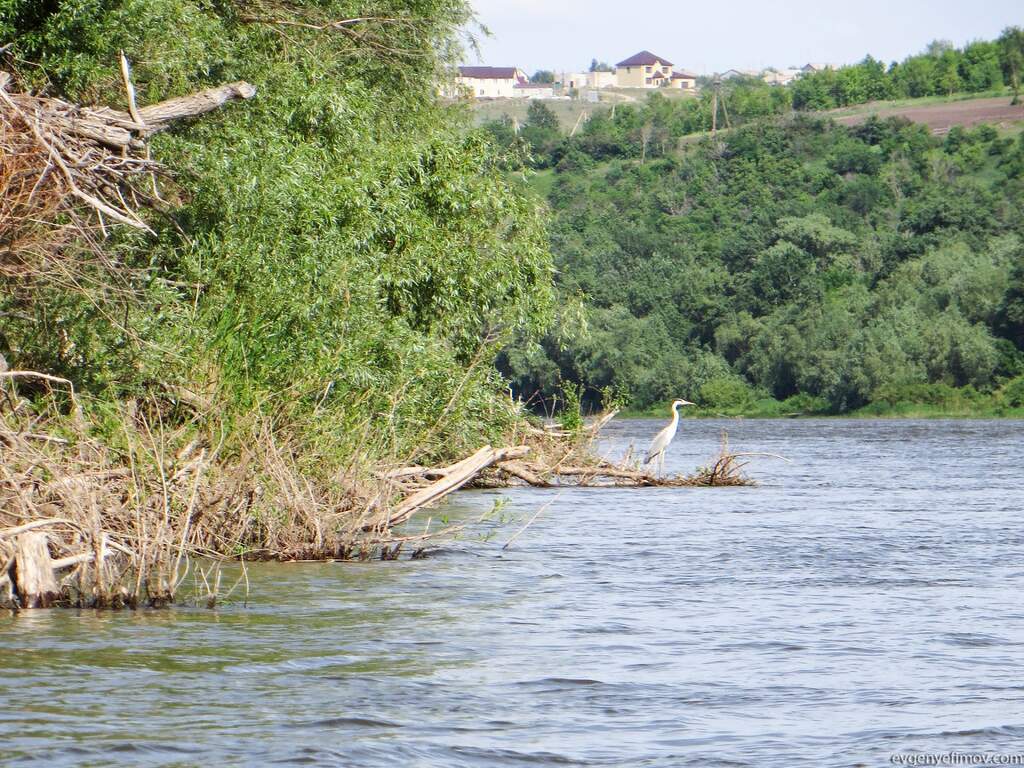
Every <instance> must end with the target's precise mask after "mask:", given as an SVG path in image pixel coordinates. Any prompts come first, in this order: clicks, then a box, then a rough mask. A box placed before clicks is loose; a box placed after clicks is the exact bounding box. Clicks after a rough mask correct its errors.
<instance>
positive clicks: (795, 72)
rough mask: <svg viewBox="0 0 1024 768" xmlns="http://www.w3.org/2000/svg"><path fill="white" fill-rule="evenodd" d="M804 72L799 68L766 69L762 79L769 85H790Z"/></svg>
mask: <svg viewBox="0 0 1024 768" xmlns="http://www.w3.org/2000/svg"><path fill="white" fill-rule="evenodd" d="M802 74H803V71H802V70H799V69H766V70H765V71H764V74H763V75H761V79H762V80H764V81H765V82H766V83H768V85H789V84H790V83H792V82H793V81H794V80H796V79H797V78H798V77H800V75H802Z"/></svg>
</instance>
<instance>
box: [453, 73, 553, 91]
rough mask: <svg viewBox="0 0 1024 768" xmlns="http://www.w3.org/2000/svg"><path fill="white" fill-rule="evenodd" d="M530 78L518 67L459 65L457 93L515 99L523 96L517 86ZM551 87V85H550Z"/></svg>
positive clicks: (456, 83) (526, 82)
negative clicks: (517, 90)
mask: <svg viewBox="0 0 1024 768" xmlns="http://www.w3.org/2000/svg"><path fill="white" fill-rule="evenodd" d="M529 82H530V79H529V78H528V77H527V76H526V73H525V72H523V70H521V69H519V68H518V67H459V76H458V77H457V78H456V81H455V85H456V93H455V94H450V95H460V94H469V95H471V96H473V97H474V98H477V99H514V98H517V96H518V97H522V96H523V93H522V92H521V91H520V92H519V93H518V94H517V92H516V87H517V86H521V85H524V84H529ZM549 87H550V86H549Z"/></svg>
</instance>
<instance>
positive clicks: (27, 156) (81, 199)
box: [0, 56, 256, 277]
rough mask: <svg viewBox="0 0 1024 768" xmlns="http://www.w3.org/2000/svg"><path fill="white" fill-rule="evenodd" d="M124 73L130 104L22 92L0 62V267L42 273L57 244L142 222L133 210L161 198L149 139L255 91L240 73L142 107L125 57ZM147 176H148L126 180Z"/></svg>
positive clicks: (6, 271)
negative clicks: (120, 106) (90, 103)
mask: <svg viewBox="0 0 1024 768" xmlns="http://www.w3.org/2000/svg"><path fill="white" fill-rule="evenodd" d="M121 72H122V75H123V79H124V87H125V91H126V94H127V103H128V111H127V112H124V111H120V110H116V109H111V108H109V107H86V106H79V105H76V104H70V103H68V102H66V101H63V100H61V99H57V98H51V97H47V96H42V95H38V94H33V93H25V92H19V91H18V90H17V89H16V87H15V84H14V80H13V78H12V76H11V75H10V74H9V73H7V72H3V71H0V276H3V275H6V276H8V277H21V276H25V275H33V274H36V273H38V272H40V271H43V272H46V271H48V270H47V264H46V261H47V260H48V259H53V258H54V257H55V255H56V254H57V253H58V252H59V251H60V249H61V247H62V246H64V245H66V244H68V243H71V242H77V243H79V245H81V243H82V242H83V241H84V242H85V243H89V242H91V241H92V240H93V239H94V237H95V234H94V232H95V231H98V232H99V233H100V235H101V236H102V235H103V234H105V233H106V231H107V226H108V225H109V224H115V223H116V224H123V225H127V226H130V227H134V228H136V229H143V230H146V229H148V227H147V225H146V223H145V222H144V221H143V220H142V217H141V216H140V213H139V211H140V210H141V209H142V208H144V207H147V206H153V205H156V204H158V203H159V199H160V193H159V189H158V187H157V183H156V174H157V173H158V172H159V170H160V167H159V165H158V164H157V163H156V162H154V161H153V160H152V159H151V157H150V153H149V149H148V146H147V144H146V139H147V138H148V137H150V136H152V135H153V134H155V133H158V132H160V131H163V130H166V129H167V128H168V127H170V126H171V125H172V124H173V123H174V122H175V121H178V120H181V119H184V118H191V117H197V116H199V115H202V114H204V113H206V112H209V111H211V110H213V109H216V108H217V107H220V106H221V105H223V104H225V103H226V102H228V101H231V100H234V99H248V98H251V97H252V96H253V95H255V93H256V89H255V88H254V87H253V86H251V85H249V84H248V83H245V82H237V83H229V84H226V85H221V86H217V87H215V88H209V89H207V90H204V91H201V92H198V93H193V94H190V95H188V96H183V97H180V98H174V99H169V100H167V101H162V102H160V103H158V104H153V105H150V106H145V107H139V106H138V105H137V104H136V102H135V89H134V86H133V85H132V82H131V74H130V69H129V66H128V62H127V60H126V59H125V58H124V57H123V56H122V57H121ZM146 175H149V176H150V177H151V183H148V185H147V184H140V183H133V181H134V180H135V179H138V178H139V177H142V180H143V181H145V177H146ZM94 250H95V251H99V249H98V248H94ZM51 266H52V265H51ZM61 271H67V267H65V268H64V269H62V270H61Z"/></svg>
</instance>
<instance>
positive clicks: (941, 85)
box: [790, 27, 1024, 110]
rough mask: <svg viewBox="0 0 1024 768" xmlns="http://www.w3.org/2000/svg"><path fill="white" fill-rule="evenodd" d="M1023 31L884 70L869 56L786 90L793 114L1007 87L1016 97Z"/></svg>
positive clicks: (941, 46) (942, 47) (943, 45)
mask: <svg viewBox="0 0 1024 768" xmlns="http://www.w3.org/2000/svg"><path fill="white" fill-rule="evenodd" d="M1022 51H1024V30H1021V29H1020V28H1019V27H1010V28H1008V29H1006V30H1005V31H1004V32H1003V34H1002V35H1001V36H1000V37H999V39H998V40H994V41H984V40H979V41H975V42H973V43H969V44H968V45H965V46H964V47H963V48H955V47H953V44H952V43H949V42H945V41H935V42H933V43H932V44H931V45H929V46H928V49H927V50H926V51H925V52H924V53H921V54H918V55H917V56H910V57H908V58H906V59H904V60H903V62H902V63H896V62H893V63H892V64H890V65H889V66H888V67H886V66H885V65H884V64H883V63H882V62H881V61H878V60H877V59H874V58H872V57H871V56H867V57H866V58H865V59H864V60H863V61H862V62H860V63H859V64H855V65H853V66H849V67H840V68H839V69H835V70H832V69H825V70H821V71H818V72H810V73H807V74H805V75H803V76H802V77H800V78H799V79H797V80H796V81H794V82H793V84H792V86H791V87H790V89H791V91H792V96H793V108H794V109H808V110H816V109H832V108H834V107H845V106H848V105H851V104H863V103H865V102H868V101H876V100H880V99H908V98H909V99H915V98H920V97H923V96H951V95H953V94H955V93H982V92H985V91H992V90H996V89H1001V88H1003V87H1004V86H1009V87H1011V88H1012V89H1013V90H1014V94H1015V95H1016V94H1017V92H1018V91H1019V89H1020V77H1021V74H1022V70H1024V61H1022Z"/></svg>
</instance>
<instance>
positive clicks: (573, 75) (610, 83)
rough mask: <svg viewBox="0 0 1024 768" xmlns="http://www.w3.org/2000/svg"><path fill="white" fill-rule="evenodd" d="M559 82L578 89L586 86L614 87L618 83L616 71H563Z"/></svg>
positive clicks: (568, 87)
mask: <svg viewBox="0 0 1024 768" xmlns="http://www.w3.org/2000/svg"><path fill="white" fill-rule="evenodd" d="M559 82H560V83H561V84H562V87H563V88H566V89H570V90H572V89H574V90H577V91H581V90H583V89H584V88H614V87H615V86H616V85H618V80H617V79H616V77H615V73H614V72H563V73H562V75H561V78H560V79H559Z"/></svg>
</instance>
